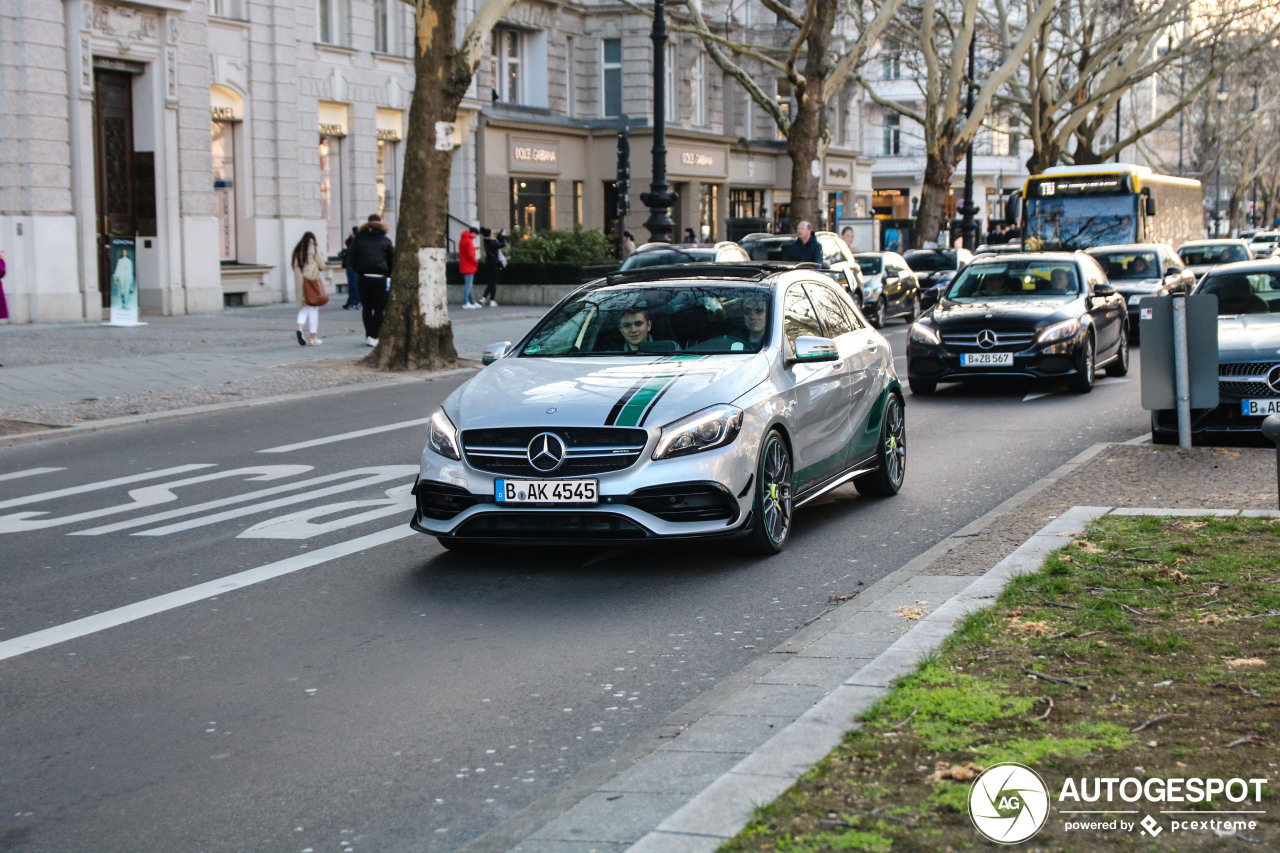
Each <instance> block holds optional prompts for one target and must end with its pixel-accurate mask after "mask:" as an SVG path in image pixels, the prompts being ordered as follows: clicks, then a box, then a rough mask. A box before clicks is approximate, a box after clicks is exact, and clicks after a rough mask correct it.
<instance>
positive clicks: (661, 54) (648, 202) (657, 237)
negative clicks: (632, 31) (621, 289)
mask: <svg viewBox="0 0 1280 853" xmlns="http://www.w3.org/2000/svg"><path fill="white" fill-rule="evenodd" d="M650 38H652V39H653V181H652V183H650V184H649V191H648V192H647V193H641V194H640V201H641V202H642V203H643V204H644V205H645V206H646V207H648V208H649V218H648V220H646V221H645V223H644V227H645V228H647V229H649V240H650V241H651V242H655V243H672V242H675V241H674V240H673V239H672V235H673V234H674V233H675V230H676V224H675V223H674V222H672V221H671V206H672V205H673V204H675V203H676V200H677V199H678V198H679V197H680V196H679V195H678V194H676V193H675V192H673V191H672V190H671V187H670V186H669V185H668V184H667V93H666V74H667V72H666V64H667V22H666V19H665V18H664V16H663V0H654V3H653V35H652V36H650Z"/></svg>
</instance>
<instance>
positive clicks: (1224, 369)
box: [1218, 361, 1280, 397]
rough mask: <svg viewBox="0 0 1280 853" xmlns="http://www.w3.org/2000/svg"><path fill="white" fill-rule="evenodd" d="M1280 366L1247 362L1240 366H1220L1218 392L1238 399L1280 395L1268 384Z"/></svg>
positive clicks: (1275, 363) (1269, 363)
mask: <svg viewBox="0 0 1280 853" xmlns="http://www.w3.org/2000/svg"><path fill="white" fill-rule="evenodd" d="M1277 366H1280V362H1275V361H1246V362H1240V363H1238V364H1220V365H1218V390H1219V391H1221V392H1222V393H1224V394H1233V395H1235V396H1237V397H1271V396H1274V395H1276V394H1280V388H1273V387H1271V385H1270V384H1269V383H1268V382H1267V379H1268V377H1269V376H1272V375H1273V374H1272V371H1273V370H1275V369H1276V368H1277Z"/></svg>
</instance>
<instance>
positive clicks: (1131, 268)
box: [1089, 252, 1160, 281]
mask: <svg viewBox="0 0 1280 853" xmlns="http://www.w3.org/2000/svg"><path fill="white" fill-rule="evenodd" d="M1089 254H1091V255H1093V256H1094V257H1095V258H1097V259H1098V263H1100V264H1102V268H1103V269H1104V270H1106V271H1107V278H1109V279H1111V280H1112V281H1116V280H1118V279H1126V278H1159V277H1160V259H1159V258H1157V257H1156V253H1155V252H1090V253H1089Z"/></svg>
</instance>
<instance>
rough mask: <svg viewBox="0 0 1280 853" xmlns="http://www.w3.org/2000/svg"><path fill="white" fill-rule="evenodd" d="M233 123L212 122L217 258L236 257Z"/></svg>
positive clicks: (227, 258)
mask: <svg viewBox="0 0 1280 853" xmlns="http://www.w3.org/2000/svg"><path fill="white" fill-rule="evenodd" d="M235 176H236V146H235V125H234V124H232V123H231V122H227V121H215V122H214V123H213V206H214V208H215V212H216V213H217V216H218V257H219V258H221V259H222V260H224V261H234V260H235V259H236V177H235Z"/></svg>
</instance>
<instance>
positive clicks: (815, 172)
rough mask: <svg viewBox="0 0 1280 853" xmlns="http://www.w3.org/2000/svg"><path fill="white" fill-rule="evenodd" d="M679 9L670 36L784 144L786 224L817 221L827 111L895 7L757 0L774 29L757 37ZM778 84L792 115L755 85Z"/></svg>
mask: <svg viewBox="0 0 1280 853" xmlns="http://www.w3.org/2000/svg"><path fill="white" fill-rule="evenodd" d="M624 2H627V0H624ZM685 2H686V5H687V6H688V10H689V24H688V25H683V26H682V25H675V26H673V27H672V29H673V30H676V31H684V32H693V33H696V34H697V35H698V37H699V38H700V39H701V40H702V43H703V45H704V46H705V48H706V50H707V53H709V54H710V55H711V58H712V61H714V62H715V63H716V65H718V66H719V67H720V68H721V69H722V70H723V71H724V72H725V73H727V74H728V75H729V76H731V77H732V78H733V79H734V80H736V81H737V82H738V83H739V84H740V85H741V86H742V87H743V89H745V90H746V92H747V94H748V95H749V96H750V97H751V99H752V100H753V101H754V102H755V103H757V104H759V105H760V107H761V108H762V109H763V110H764V111H765V112H766V113H768V115H769V116H770V117H771V118H772V119H773V121H774V124H776V125H777V127H778V130H779V132H780V133H781V134H782V135H783V136H784V137H785V138H786V140H787V155H788V156H789V157H790V159H791V221H792V222H799V221H800V220H809V221H817V220H818V218H819V217H818V210H819V205H818V185H819V175H820V172H819V165H818V164H819V163H820V161H821V160H822V158H823V157H824V156H825V155H826V150H827V145H828V143H829V141H830V135H829V130H828V128H827V118H826V116H827V108H828V105H829V103H830V102H831V100H832V99H833V98H834V97H835V96H836V95H837V94H838V93H839V92H840V91H841V90H842V89H843V88H844V86H845V83H846V82H848V81H849V80H850V79H852V77H853V75H854V73H855V72H856V70H857V69H858V68H859V67H860V66H861V65H862V63H863V62H864V61H865V59H866V55H867V52H868V50H869V49H870V47H871V46H872V45H873V44H875V42H876V41H877V40H878V39H879V38H880V34H881V33H882V32H884V29H885V27H887V26H888V25H889V23H890V21H892V19H893V16H894V13H895V12H896V11H897V9H898V7H899V6H900V5H901V4H902V2H903V0H873V2H870V3H868V4H867V5H866V6H864V5H863V4H861V3H858V4H857V5H854V4H852V3H850V2H849V0H807V2H806V3H805V5H804V7H803V9H799V10H793V9H792V7H791V4H789V3H787V2H785V0H761V2H762V3H763V4H764V6H765V8H766V9H768V10H769V11H770V12H772V13H774V14H775V15H777V18H778V24H779V26H778V28H776V29H774V30H772V31H765V35H764V37H761V34H760V33H759V31H752V32H746V31H744V28H743V27H742V26H740V25H735V24H733V23H732V22H731V21H730V20H729V19H728V15H727V14H726V18H725V20H723V21H718V22H717V23H716V24H715V25H714V26H713V25H712V24H710V23H709V22H708V20H707V17H706V15H705V14H704V12H703V4H702V0H685ZM629 5H630V4H629ZM634 8H640V7H634ZM854 30H856V36H855V35H853V32H854ZM779 78H781V79H785V80H787V81H789V82H790V84H791V91H792V103H793V104H794V109H788V108H784V106H783V105H782V104H779V102H778V99H777V97H776V94H775V92H774V91H772V87H770V88H769V89H766V87H765V86H763V85H761V84H762V82H767V83H770V84H771V83H773V82H774V81H775V80H776V79H779Z"/></svg>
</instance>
